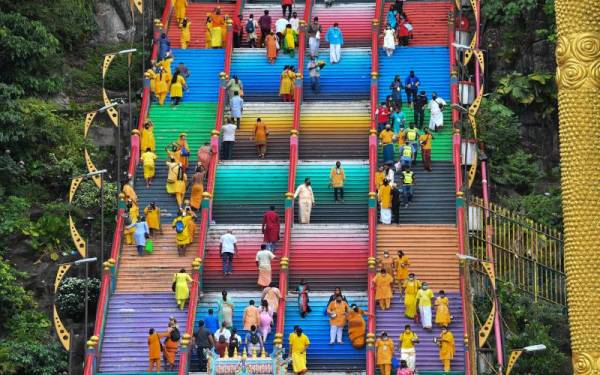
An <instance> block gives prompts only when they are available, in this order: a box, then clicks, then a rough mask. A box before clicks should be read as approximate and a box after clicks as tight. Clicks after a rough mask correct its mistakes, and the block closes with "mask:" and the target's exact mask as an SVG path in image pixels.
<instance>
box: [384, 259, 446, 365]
mask: <svg viewBox="0 0 600 375" xmlns="http://www.w3.org/2000/svg"><path fill="white" fill-rule="evenodd" d="M378 265H379V267H380V271H379V273H377V275H376V276H375V277H374V279H373V287H374V288H375V300H376V301H377V302H378V304H379V308H380V309H381V310H384V311H385V310H389V309H390V307H391V303H392V299H393V295H394V291H397V292H398V293H400V295H402V294H404V315H405V316H406V317H407V318H408V319H411V320H414V322H415V323H417V324H421V326H422V327H423V329H424V330H426V331H429V332H432V331H433V330H434V327H433V323H434V322H435V324H436V325H437V326H438V327H439V329H440V334H439V336H438V337H437V338H436V339H435V343H436V344H438V345H439V348H440V350H439V358H440V360H441V361H442V364H443V366H444V372H449V371H450V362H451V360H452V359H453V358H454V353H455V344H454V336H453V334H452V332H450V330H449V329H448V327H449V325H450V324H451V323H452V315H451V314H450V301H449V299H448V297H446V294H445V292H444V291H443V290H440V291H439V292H438V295H437V298H436V297H435V295H434V293H433V291H432V290H431V289H429V286H428V284H427V282H422V281H421V280H419V279H417V277H416V276H415V274H414V273H411V272H410V271H409V267H410V265H411V263H410V259H409V258H408V256H406V255H405V254H404V252H403V251H402V250H400V251H398V253H397V255H396V256H392V255H391V254H390V253H389V251H387V250H385V251H384V252H383V256H382V257H380V258H379V259H378ZM434 299H435V300H434ZM434 301H435V302H434ZM432 306H435V307H436V313H435V320H434V321H432ZM398 342H399V351H400V356H401V359H402V360H403V361H404V362H405V364H404V365H405V367H404V368H406V369H407V370H406V371H405V373H406V374H408V375H411V374H412V372H409V371H415V364H416V355H417V354H416V347H415V345H416V344H418V343H419V338H418V336H417V335H416V333H415V332H413V331H412V329H411V326H410V325H406V326H405V329H404V331H403V332H402V334H401V335H400V337H399V338H398ZM375 346H376V349H377V365H378V366H379V368H380V371H381V374H382V375H390V374H391V369H392V363H393V362H394V358H395V357H394V353H395V344H394V341H393V340H392V339H391V338H389V337H388V334H387V333H386V332H382V333H381V334H380V338H379V339H378V340H377V342H376V344H375ZM396 367H399V368H400V369H402V368H403V367H402V366H398V365H396ZM399 373H400V372H399Z"/></svg>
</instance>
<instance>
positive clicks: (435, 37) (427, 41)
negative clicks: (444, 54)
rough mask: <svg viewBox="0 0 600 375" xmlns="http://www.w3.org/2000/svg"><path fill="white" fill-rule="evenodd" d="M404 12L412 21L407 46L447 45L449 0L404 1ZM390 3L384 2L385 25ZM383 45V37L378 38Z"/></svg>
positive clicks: (450, 7) (383, 19)
mask: <svg viewBox="0 0 600 375" xmlns="http://www.w3.org/2000/svg"><path fill="white" fill-rule="evenodd" d="M404 4H405V5H404V13H406V15H407V16H408V19H409V21H410V22H411V23H412V25H413V27H414V29H413V36H414V38H413V39H411V41H410V43H409V46H447V45H448V12H450V11H451V10H452V5H451V4H450V2H443V1H438V2H421V1H419V2H405V3H404ZM391 5H392V3H387V4H385V12H384V13H383V18H382V25H383V26H385V23H386V22H385V19H386V16H387V11H388V10H389V8H390V6H391ZM380 44H381V45H383V39H381V40H380Z"/></svg>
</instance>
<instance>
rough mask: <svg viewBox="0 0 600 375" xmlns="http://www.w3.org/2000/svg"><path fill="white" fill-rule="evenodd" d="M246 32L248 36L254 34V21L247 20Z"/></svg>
mask: <svg viewBox="0 0 600 375" xmlns="http://www.w3.org/2000/svg"><path fill="white" fill-rule="evenodd" d="M246 31H247V32H248V34H250V33H253V32H254V20H253V19H252V20H248V22H246Z"/></svg>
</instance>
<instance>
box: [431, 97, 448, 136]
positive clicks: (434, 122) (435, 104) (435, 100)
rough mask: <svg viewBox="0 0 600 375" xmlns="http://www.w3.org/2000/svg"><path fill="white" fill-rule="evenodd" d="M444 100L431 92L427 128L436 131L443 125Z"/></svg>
mask: <svg viewBox="0 0 600 375" xmlns="http://www.w3.org/2000/svg"><path fill="white" fill-rule="evenodd" d="M445 105H446V102H445V101H444V99H442V98H440V97H438V96H437V94H436V93H435V92H434V93H432V94H431V101H430V102H429V113H430V114H431V116H430V117H429V129H431V130H433V131H438V130H439V128H441V127H442V126H444V106H445Z"/></svg>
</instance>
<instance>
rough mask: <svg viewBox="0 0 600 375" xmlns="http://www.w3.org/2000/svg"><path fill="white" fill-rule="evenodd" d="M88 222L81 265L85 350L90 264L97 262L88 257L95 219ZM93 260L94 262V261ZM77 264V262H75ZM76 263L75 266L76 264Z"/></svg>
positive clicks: (91, 218)
mask: <svg viewBox="0 0 600 375" xmlns="http://www.w3.org/2000/svg"><path fill="white" fill-rule="evenodd" d="M85 219H86V220H87V222H88V238H87V241H85V254H84V257H83V259H82V260H86V261H84V262H81V260H80V262H81V263H80V264H83V265H84V266H85V296H84V303H85V305H84V311H85V312H84V323H83V324H84V327H85V328H84V335H83V337H84V348H85V340H87V337H88V281H89V273H90V267H89V265H90V263H91V262H95V261H96V260H97V258H88V255H89V253H90V241H91V240H92V221H93V220H94V218H93V217H91V216H88V217H86V218H85ZM92 259H93V260H92ZM75 262H77V261H75ZM75 262H74V263H73V264H75Z"/></svg>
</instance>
